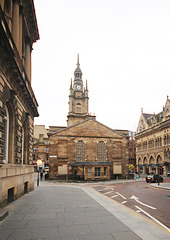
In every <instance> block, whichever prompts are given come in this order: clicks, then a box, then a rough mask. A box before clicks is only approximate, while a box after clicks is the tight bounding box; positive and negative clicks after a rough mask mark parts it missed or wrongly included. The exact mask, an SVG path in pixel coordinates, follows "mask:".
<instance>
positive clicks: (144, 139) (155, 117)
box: [136, 97, 170, 176]
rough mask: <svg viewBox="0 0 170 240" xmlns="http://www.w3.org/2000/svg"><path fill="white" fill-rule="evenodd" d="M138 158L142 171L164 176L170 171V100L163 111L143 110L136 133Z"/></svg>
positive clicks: (139, 169)
mask: <svg viewBox="0 0 170 240" xmlns="http://www.w3.org/2000/svg"><path fill="white" fill-rule="evenodd" d="M136 145H137V150H136V160H137V168H138V171H139V172H140V173H143V174H147V173H156V174H158V173H159V174H161V175H164V176H167V175H168V172H170V100H169V97H167V100H166V103H165V106H164V107H163V111H162V112H160V113H158V114H155V113H154V114H148V113H143V109H142V111H141V117H140V120H139V124H138V128H137V134H136Z"/></svg>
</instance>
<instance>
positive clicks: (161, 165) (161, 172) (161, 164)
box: [156, 155, 164, 175]
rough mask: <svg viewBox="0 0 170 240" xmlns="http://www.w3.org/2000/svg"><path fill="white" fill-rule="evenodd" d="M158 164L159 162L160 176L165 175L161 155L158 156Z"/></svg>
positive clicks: (158, 171)
mask: <svg viewBox="0 0 170 240" xmlns="http://www.w3.org/2000/svg"><path fill="white" fill-rule="evenodd" d="M156 162H157V168H158V169H157V173H158V174H160V175H163V170H164V169H163V162H162V158H161V156H160V155H158V156H157V159H156Z"/></svg>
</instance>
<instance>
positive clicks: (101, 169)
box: [48, 56, 129, 180]
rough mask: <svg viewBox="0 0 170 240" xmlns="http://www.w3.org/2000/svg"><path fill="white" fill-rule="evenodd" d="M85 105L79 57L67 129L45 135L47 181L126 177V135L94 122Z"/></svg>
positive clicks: (71, 90)
mask: <svg viewBox="0 0 170 240" xmlns="http://www.w3.org/2000/svg"><path fill="white" fill-rule="evenodd" d="M88 105H89V97H88V88H87V81H86V86H85V87H84V85H83V81H82V71H81V69H80V64H79V56H78V60H77V67H76V70H75V72H74V82H73V83H72V81H71V86H70V95H69V112H68V116H67V123H68V126H67V127H66V128H64V129H60V130H57V131H55V130H54V131H51V132H50V133H49V134H48V135H49V142H50V154H49V177H50V179H61V178H66V177H69V178H74V179H84V180H104V179H105V180H106V179H107V180H109V179H111V178H115V177H117V176H121V177H122V176H124V177H125V176H126V175H127V174H128V166H129V154H128V139H129V136H127V135H126V134H124V133H123V132H121V131H116V130H113V129H110V128H109V127H107V126H105V125H103V124H102V123H100V122H98V121H96V117H95V115H93V116H92V115H91V114H89V112H88V111H89V109H88Z"/></svg>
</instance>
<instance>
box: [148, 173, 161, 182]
mask: <svg viewBox="0 0 170 240" xmlns="http://www.w3.org/2000/svg"><path fill="white" fill-rule="evenodd" d="M158 180H159V182H163V181H164V179H163V177H161V176H160V175H148V176H147V177H146V182H147V183H148V182H154V183H156V182H158Z"/></svg>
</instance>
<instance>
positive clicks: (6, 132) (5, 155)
mask: <svg viewBox="0 0 170 240" xmlns="http://www.w3.org/2000/svg"><path fill="white" fill-rule="evenodd" d="M8 143H9V112H8V108H7V107H6V106H5V116H4V152H3V161H4V162H6V163H7V162H8Z"/></svg>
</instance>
